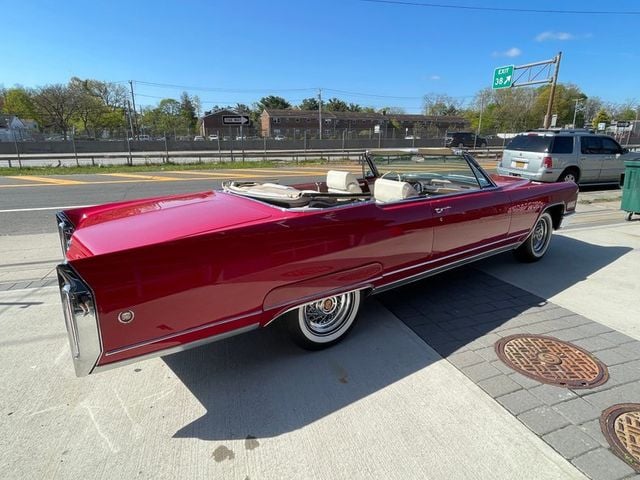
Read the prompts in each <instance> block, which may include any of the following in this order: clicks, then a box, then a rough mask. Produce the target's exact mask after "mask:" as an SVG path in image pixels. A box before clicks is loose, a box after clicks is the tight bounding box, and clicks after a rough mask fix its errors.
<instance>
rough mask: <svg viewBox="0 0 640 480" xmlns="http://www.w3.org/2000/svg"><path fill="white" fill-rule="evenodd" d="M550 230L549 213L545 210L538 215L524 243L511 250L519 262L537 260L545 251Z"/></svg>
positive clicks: (547, 246) (551, 223) (551, 224)
mask: <svg viewBox="0 0 640 480" xmlns="http://www.w3.org/2000/svg"><path fill="white" fill-rule="evenodd" d="M552 232H553V222H552V220H551V215H549V213H547V212H545V213H543V214H542V215H541V216H540V218H539V219H538V221H537V222H536V225H535V227H533V231H532V232H531V234H530V235H529V236H528V237H527V239H526V240H525V241H524V243H523V244H522V245H520V246H519V247H518V248H516V249H515V250H514V251H513V253H514V255H515V256H516V258H517V259H518V260H520V261H521V262H537V261H538V260H540V259H541V258H542V257H543V256H544V254H545V253H546V252H547V249H548V248H549V242H550V241H551V234H552Z"/></svg>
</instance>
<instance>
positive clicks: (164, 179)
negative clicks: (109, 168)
mask: <svg viewBox="0 0 640 480" xmlns="http://www.w3.org/2000/svg"><path fill="white" fill-rule="evenodd" d="M97 175H104V176H108V177H123V178H138V179H140V180H153V181H156V182H171V181H176V180H182V179H181V178H174V177H161V176H158V175H138V174H133V173H98V174H97Z"/></svg>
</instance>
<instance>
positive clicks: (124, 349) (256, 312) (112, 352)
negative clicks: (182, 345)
mask: <svg viewBox="0 0 640 480" xmlns="http://www.w3.org/2000/svg"><path fill="white" fill-rule="evenodd" d="M261 313H262V310H254V311H253V312H249V313H245V314H244V315H237V316H235V317H231V318H227V319H226V320H223V321H221V322H212V323H207V324H205V325H200V326H199V327H193V328H190V329H188V330H180V331H179V332H175V333H170V334H168V335H165V336H164V337H158V338H154V339H153V340H146V341H144V342H139V343H134V344H133V345H127V346H126V347H121V348H118V349H116V350H110V351H108V352H105V353H104V356H105V357H108V356H110V355H116V354H118V353H122V352H127V351H129V350H134V349H136V348H140V347H146V346H147V345H152V344H154V343H157V342H161V341H164V340H171V339H172V338H176V337H180V336H182V335H188V334H190V333H194V332H199V331H201V330H206V329H207V328H212V327H217V326H218V325H225V324H227V323H231V322H235V321H237V320H242V319H243V318H248V317H252V316H254V315H260V314H261Z"/></svg>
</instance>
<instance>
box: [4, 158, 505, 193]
mask: <svg viewBox="0 0 640 480" xmlns="http://www.w3.org/2000/svg"><path fill="white" fill-rule="evenodd" d="M483 166H484V165H483ZM490 166H491V167H495V163H494V162H490ZM380 167H392V168H397V169H398V170H401V171H405V169H408V168H411V167H410V166H401V165H397V166H392V165H387V166H385V165H380ZM329 169H340V170H351V171H353V172H354V173H360V172H361V171H362V170H361V168H359V167H358V166H348V165H331V166H328V168H327V170H329ZM485 169H487V168H486V167H485ZM327 170H318V169H313V170H311V169H305V168H300V169H299V170H289V169H244V168H243V169H238V173H235V172H234V173H229V171H228V170H227V171H226V172H224V173H222V172H220V173H219V172H215V171H193V170H189V171H187V170H175V171H173V170H172V171H167V172H166V173H169V174H185V175H193V177H191V178H189V177H183V178H179V177H164V176H159V175H142V174H128V173H101V174H95V175H100V176H104V177H121V178H125V179H127V180H105V181H88V180H83V181H80V180H67V179H59V178H48V177H36V176H31V175H29V176H26V175H25V176H8V177H6V178H13V179H17V180H24V181H29V180H33V181H34V182H38V183H19V184H11V185H0V188H20V187H23V188H24V187H51V186H67V185H101V184H118V183H148V182H189V181H203V180H229V179H241V178H242V179H258V178H266V179H274V178H278V177H281V178H287V177H301V176H316V175H325V174H326V173H327ZM413 170H415V169H413ZM254 172H255V173H254ZM163 173H164V172H163Z"/></svg>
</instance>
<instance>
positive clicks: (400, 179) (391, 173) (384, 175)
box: [380, 170, 402, 182]
mask: <svg viewBox="0 0 640 480" xmlns="http://www.w3.org/2000/svg"><path fill="white" fill-rule="evenodd" d="M392 175H395V176H396V180H397V181H398V182H402V175H401V174H400V173H399V172H394V171H393V170H391V171H390V172H387V173H383V174H382V175H381V176H380V178H385V177H388V176H389V177H390V176H392Z"/></svg>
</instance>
